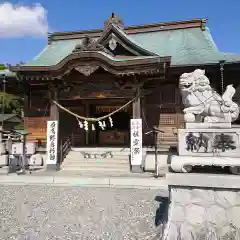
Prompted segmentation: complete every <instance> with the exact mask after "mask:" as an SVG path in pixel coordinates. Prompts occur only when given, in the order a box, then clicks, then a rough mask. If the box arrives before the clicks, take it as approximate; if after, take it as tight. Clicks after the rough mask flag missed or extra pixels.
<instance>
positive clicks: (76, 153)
mask: <svg viewBox="0 0 240 240" xmlns="http://www.w3.org/2000/svg"><path fill="white" fill-rule="evenodd" d="M108 152H111V154H106V153H108ZM88 154H89V155H88ZM129 155H130V149H129V148H128V149H125V150H124V151H121V149H120V148H73V149H72V150H71V151H70V152H69V153H68V155H67V156H66V158H65V159H64V162H63V163H62V166H61V169H62V170H63V171H79V173H86V172H91V173H94V172H95V173H101V172H102V173H104V172H112V173H118V172H119V173H121V174H122V173H129V172H130V166H129ZM84 156H85V157H84ZM86 156H88V157H90V158H87V157H86Z"/></svg>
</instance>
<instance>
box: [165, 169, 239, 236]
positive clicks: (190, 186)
mask: <svg viewBox="0 0 240 240" xmlns="http://www.w3.org/2000/svg"><path fill="white" fill-rule="evenodd" d="M166 181H167V183H168V185H169V191H170V205H169V210H168V223H167V224H166V225H165V231H164V234H165V238H164V239H168V240H170V239H179V237H181V239H184V240H192V239H239V238H238V237H239V236H240V235H239V233H240V231H239V229H240V205H239V202H240V181H239V177H237V176H233V175H207V174H192V173H189V174H179V173H172V174H171V173H170V174H167V178H166Z"/></svg>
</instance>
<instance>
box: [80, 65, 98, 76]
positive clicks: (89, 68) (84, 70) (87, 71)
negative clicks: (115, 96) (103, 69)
mask: <svg viewBox="0 0 240 240" xmlns="http://www.w3.org/2000/svg"><path fill="white" fill-rule="evenodd" d="M98 68H99V66H90V65H85V66H78V67H75V70H77V71H78V72H80V73H82V74H83V75H85V76H90V75H91V74H92V73H94V72H95V71H96V70H97V69H98Z"/></svg>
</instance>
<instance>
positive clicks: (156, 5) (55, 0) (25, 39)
mask: <svg viewBox="0 0 240 240" xmlns="http://www.w3.org/2000/svg"><path fill="white" fill-rule="evenodd" d="M6 3H10V4H12V7H13V10H16V11H17V10H18V8H19V7H20V6H24V7H26V8H28V7H32V8H33V7H34V6H35V5H36V4H37V10H36V9H35V10H36V11H37V13H36V14H39V15H36V14H35V13H34V11H33V13H34V14H33V15H31V14H30V12H24V11H21V14H22V15H23V16H20V15H21V14H20V13H19V14H15V15H14V14H10V13H9V12H6V11H5V10H4V8H2V11H4V12H5V13H6V14H5V15H4V14H1V5H2V6H3V5H4V4H5V5H4V6H5V7H6V6H7V5H6ZM8 6H9V5H8ZM239 9H240V1H239V0H228V1H226V0H201V1H197V0H168V1H162V0H148V1H143V0H113V1H110V0H101V1H97V0H92V1H90V0H88V1H84V0H68V1H67V0H39V1H33V0H23V1H17V0H12V1H4V0H0V63H10V64H15V63H18V62H20V61H23V62H24V61H28V60H31V59H33V58H34V57H35V56H36V55H37V54H38V53H39V52H40V51H41V50H42V49H43V48H44V46H45V45H46V43H47V37H46V35H44V33H43V32H44V31H45V30H46V28H47V27H48V29H49V30H48V31H72V30H84V29H95V28H101V27H102V26H103V22H104V20H105V19H106V18H107V17H108V16H110V15H111V13H112V12H115V13H116V14H117V15H119V16H121V17H122V18H123V20H124V23H125V25H135V24H146V23H154V22H163V21H172V20H185V19H192V18H199V17H208V18H209V20H208V23H207V26H208V27H209V28H210V30H211V33H212V35H213V38H214V40H215V42H216V44H217V46H218V48H219V49H220V50H221V51H223V52H235V53H240V13H239ZM22 10H23V8H22ZM33 10H34V9H33ZM8 11H12V10H11V9H10V8H8ZM15 13H16V12H15ZM40 15H41V16H43V17H44V19H42V22H41V23H39V19H40V18H41V16H40ZM26 16H29V18H26ZM29 19H30V20H29ZM24 21H25V22H24ZM29 22H30V23H29ZM41 24H42V25H41ZM1 25H2V27H1ZM16 28H17V29H16ZM22 28H24V29H22ZM17 30H18V31H17ZM14 31H15V32H14ZM16 31H17V33H16ZM45 32H46V31H45ZM11 33H16V34H11ZM21 35H25V36H21Z"/></svg>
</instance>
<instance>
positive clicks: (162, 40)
mask: <svg viewBox="0 0 240 240" xmlns="http://www.w3.org/2000/svg"><path fill="white" fill-rule="evenodd" d="M205 23H206V19H195V20H189V21H182V22H170V23H161V24H150V25H146V26H144V25H143V26H131V27H126V28H125V27H124V26H123V22H122V21H121V19H119V18H118V17H116V16H115V15H114V14H113V15H112V16H111V17H110V18H109V19H108V20H107V21H105V23H104V28H103V29H102V30H90V31H80V32H70V33H55V34H52V35H51V36H50V37H49V42H48V46H47V47H46V48H45V50H44V51H43V53H42V54H40V56H39V57H38V58H37V59H36V60H34V61H32V62H31V63H29V64H28V63H27V64H23V65H17V66H14V67H12V68H11V70H12V71H13V72H15V73H16V75H17V79H18V81H19V82H21V83H22V85H23V86H24V93H25V97H24V99H25V107H24V122H25V128H27V129H28V130H30V131H31V132H32V135H30V138H34V139H39V140H41V139H42V140H43V141H45V140H46V126H47V124H46V123H47V121H48V120H50V119H51V120H59V134H60V139H61V140H62V141H64V140H66V139H68V138H71V139H72V142H73V145H75V146H85V145H90V146H95V145H98V146H104V145H105V146H106V145H119V146H120V145H123V146H129V131H130V129H129V123H130V119H131V118H142V120H143V133H144V132H147V131H149V130H151V128H153V127H158V128H160V129H161V130H163V131H164V134H162V135H160V136H159V140H161V143H162V144H165V145H167V146H172V145H174V144H176V141H177V139H176V136H175V133H176V129H177V128H179V127H183V126H184V122H183V114H182V104H181V96H180V92H179V89H178V81H179V76H180V75H181V74H182V73H185V72H190V71H194V70H195V69H196V68H203V69H205V70H206V74H207V76H208V77H209V79H210V80H211V81H212V86H213V87H215V88H216V89H217V90H218V91H219V92H221V90H222V88H223V87H224V85H226V84H229V83H234V84H235V83H236V84H237V85H238V83H237V82H236V78H235V76H236V74H239V69H240V68H239V65H238V64H233V63H228V62H227V61H225V62H226V67H225V69H224V79H225V82H224V83H223V82H222V78H221V71H220V69H221V61H220V60H221V58H220V57H219V56H220V53H219V54H218V52H217V50H216V48H215V47H214V46H210V45H211V44H213V43H212V42H211V41H209V39H210V37H209V36H208V35H207V34H208V33H207V32H206V28H205ZM166 31H168V34H166ZM144 34H145V35H144ZM188 34H189V38H187V36H188ZM179 36H184V38H183V37H179ZM194 36H195V37H196V39H194ZM134 37H135V38H134ZM166 37H169V39H166ZM155 38H156V39H155ZM200 38H202V40H201V39H200ZM191 39H193V41H192V42H188V43H187V46H185V45H186V41H185V40H188V41H190V40H191ZM183 40H184V42H181V41H183ZM200 40H201V42H200ZM138 41H139V43H138ZM177 41H179V42H177ZM158 42H159V45H158ZM175 42H176V43H175ZM144 44H145V46H147V47H144V46H143V45H144ZM148 44H149V45H148ZM168 44H172V45H170V46H167V45H168ZM174 44H176V46H175V45H174ZM204 44H205V45H204ZM165 45H166V46H165ZM179 46H181V47H179ZM209 46H210V47H209ZM57 47H59V49H58V48H57ZM208 47H209V49H207V48H208ZM172 49H173V50H172ZM174 49H175V50H174ZM191 49H193V51H192V53H191ZM168 53H170V54H168ZM191 54H192V55H191ZM207 54H208V55H207ZM57 57H58V59H56V58H57ZM202 59H203V60H202ZM222 73H223V72H222ZM133 98H134V101H133V102H131V103H130V104H129V105H128V106H127V107H126V108H125V109H123V110H122V111H120V112H118V113H116V114H114V115H113V116H112V117H113V125H114V126H113V127H112V128H108V129H106V130H105V131H101V130H99V128H98V126H97V125H94V129H95V130H93V128H92V125H91V126H89V130H88V131H85V130H83V129H81V128H80V127H79V123H78V121H77V120H76V118H75V117H74V116H72V115H70V114H69V113H67V112H65V111H63V110H60V109H59V108H58V107H57V106H56V105H55V104H54V103H53V100H54V101H56V102H58V103H59V104H60V105H62V106H64V107H65V108H67V109H69V110H71V111H72V112H74V113H76V114H78V115H81V116H85V117H99V116H104V115H107V114H108V113H110V112H113V111H115V110H117V109H119V107H121V106H123V105H124V104H126V103H128V102H129V101H131V100H132V99H133ZM143 144H144V145H153V136H149V135H144V134H143Z"/></svg>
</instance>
